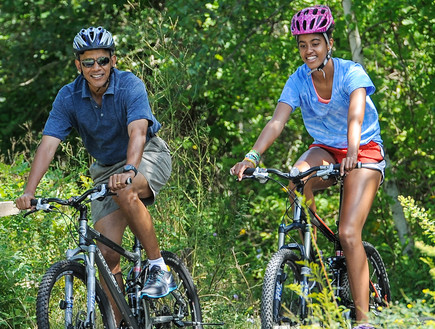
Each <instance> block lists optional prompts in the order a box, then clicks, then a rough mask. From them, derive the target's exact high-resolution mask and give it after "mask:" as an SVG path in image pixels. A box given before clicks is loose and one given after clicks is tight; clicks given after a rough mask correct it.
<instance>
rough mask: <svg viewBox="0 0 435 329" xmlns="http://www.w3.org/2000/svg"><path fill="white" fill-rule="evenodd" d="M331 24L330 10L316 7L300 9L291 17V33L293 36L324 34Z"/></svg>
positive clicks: (324, 7) (332, 21)
mask: <svg viewBox="0 0 435 329" xmlns="http://www.w3.org/2000/svg"><path fill="white" fill-rule="evenodd" d="M333 24H334V18H332V13H331V9H329V7H328V6H323V5H316V6H313V7H308V8H305V9H302V10H301V11H299V12H298V13H297V14H295V15H294V16H293V18H292V23H291V31H292V34H293V35H300V34H310V33H325V32H326V31H328V29H329V28H330V27H331V25H333Z"/></svg>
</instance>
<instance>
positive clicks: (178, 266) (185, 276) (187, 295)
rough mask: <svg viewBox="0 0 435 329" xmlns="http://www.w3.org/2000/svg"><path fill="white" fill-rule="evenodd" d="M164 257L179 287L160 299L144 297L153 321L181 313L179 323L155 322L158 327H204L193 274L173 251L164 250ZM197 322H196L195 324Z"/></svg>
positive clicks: (155, 326) (196, 328) (165, 328)
mask: <svg viewBox="0 0 435 329" xmlns="http://www.w3.org/2000/svg"><path fill="white" fill-rule="evenodd" d="M161 253H162V257H163V259H164V260H165V263H166V265H167V266H168V267H169V268H170V270H171V272H172V275H173V277H174V280H175V282H176V284H177V286H178V288H177V289H176V290H175V291H174V292H172V293H171V294H169V295H168V296H166V297H163V298H158V299H143V300H144V302H145V304H148V305H146V306H145V307H147V308H148V310H149V311H150V314H151V319H150V320H151V321H153V322H155V321H156V319H157V318H158V317H164V316H172V315H177V314H178V315H179V314H181V315H182V316H181V317H180V319H179V321H180V322H179V323H176V321H171V322H163V323H155V324H154V328H156V329H167V328H179V327H180V326H181V327H184V326H186V327H187V326H188V327H189V328H194V329H203V326H202V311H201V305H200V302H199V297H198V293H197V290H196V287H195V284H194V283H193V279H192V276H191V275H190V273H189V271H188V270H187V268H186V266H185V265H184V264H183V262H182V261H181V260H180V259H179V258H178V257H177V256H176V255H175V254H173V253H172V252H169V251H162V252H161ZM175 294H178V296H179V297H181V299H182V300H183V302H184V303H185V306H183V305H180V303H179V302H177V300H176V298H175ZM195 323H196V324H195Z"/></svg>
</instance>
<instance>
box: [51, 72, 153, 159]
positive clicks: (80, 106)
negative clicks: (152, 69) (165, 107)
mask: <svg viewBox="0 0 435 329" xmlns="http://www.w3.org/2000/svg"><path fill="white" fill-rule="evenodd" d="M139 119H147V120H148V131H147V137H151V136H154V135H155V134H156V133H157V131H158V130H159V129H160V127H161V124H160V123H159V122H158V121H157V120H156V118H155V117H154V115H153V114H152V112H151V108H150V105H149V102H148V95H147V92H146V88H145V85H144V83H143V82H142V80H140V79H139V78H138V77H136V76H135V75H134V74H133V73H131V72H126V71H119V70H117V69H113V73H112V74H111V75H110V82H109V87H108V88H107V90H106V92H105V93H104V95H103V101H102V106H101V107H99V106H98V105H97V103H96V102H95V101H94V99H93V98H92V96H91V93H90V90H89V87H88V84H87V82H86V80H85V79H84V78H83V76H82V75H79V76H78V77H77V78H76V79H75V80H74V81H73V82H71V83H70V84H68V85H66V86H64V87H63V88H62V89H61V90H60V91H59V93H58V94H57V96H56V99H55V100H54V102H53V108H52V110H51V111H50V115H49V117H48V120H47V122H46V124H45V128H44V131H43V134H44V135H49V136H53V137H56V138H59V139H60V140H64V139H65V138H66V137H67V136H68V134H69V133H70V131H71V129H72V128H75V129H76V130H77V131H78V133H79V135H80V137H81V138H82V140H83V143H84V145H85V147H86V149H87V150H88V152H89V153H90V154H91V155H92V156H93V157H94V158H95V159H96V160H97V161H98V162H99V163H101V164H106V165H109V164H115V163H117V162H119V161H123V160H125V159H126V158H127V147H128V141H129V136H128V130H127V126H128V125H129V124H130V123H131V122H132V121H135V120H139Z"/></svg>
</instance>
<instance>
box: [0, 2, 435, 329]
mask: <svg viewBox="0 0 435 329" xmlns="http://www.w3.org/2000/svg"><path fill="white" fill-rule="evenodd" d="M314 3H315V2H314V1H300V0H297V1H293V2H289V1H284V0H272V1H267V2H264V1H260V0H249V1H244V2H237V1H228V0H215V1H211V2H202V1H188V2H186V1H180V0H174V1H167V2H166V3H165V2H162V5H158V4H157V2H156V1H128V2H125V1H120V0H110V1H99V0H77V1H52V0H26V1H11V0H4V1H1V2H0V152H1V154H2V155H1V156H0V158H1V160H2V161H1V163H0V169H1V170H0V198H1V199H2V200H13V199H15V198H16V197H17V196H18V195H19V194H20V193H21V191H22V189H23V185H24V179H25V177H26V176H27V175H28V173H29V170H30V163H31V160H32V158H33V153H34V151H35V149H36V146H37V144H38V141H39V139H40V134H41V130H42V127H43V124H44V122H45V120H46V118H47V116H48V112H49V110H50V106H51V103H52V101H53V99H54V97H55V95H56V93H57V91H58V90H59V88H60V87H61V86H62V85H64V84H66V83H69V82H70V81H72V80H73V79H74V78H75V76H76V72H75V68H74V66H73V63H72V61H73V57H72V54H71V43H72V39H73V37H74V35H75V34H76V33H77V31H78V30H79V29H80V28H82V27H87V26H89V25H103V26H105V27H107V28H108V29H109V30H110V31H111V32H112V33H113V34H114V37H115V40H116V44H117V56H118V67H119V68H120V69H128V70H131V71H133V72H134V73H135V74H137V75H138V76H140V77H141V78H142V79H143V80H144V81H145V83H146V86H147V89H148V91H149V96H150V102H151V105H152V108H153V111H154V112H155V114H156V116H157V118H158V119H159V120H160V121H161V122H162V123H163V129H162V131H161V136H162V137H163V138H164V139H165V140H167V141H168V143H169V145H170V148H171V150H172V153H173V174H172V177H171V180H170V182H169V183H168V185H167V187H166V188H165V189H164V190H162V191H161V193H160V195H159V198H158V202H157V204H156V205H155V206H153V207H151V208H150V211H151V212H152V215H153V217H154V218H155V225H156V230H157V232H158V236H159V238H160V241H161V245H162V247H163V248H165V249H171V250H174V251H176V252H177V253H179V254H180V255H182V256H184V257H185V259H186V262H187V263H188V264H189V267H190V270H191V272H192V273H193V275H194V279H195V282H196V283H197V284H198V288H199V292H200V296H201V301H202V303H203V308H204V315H205V319H206V321H210V322H215V321H220V320H222V321H225V322H226V326H225V328H257V327H258V326H259V320H258V314H259V300H260V294H261V283H262V281H261V280H262V277H263V274H264V269H265V267H266V264H267V261H268V259H269V257H270V255H271V254H272V253H273V252H274V250H275V248H276V232H275V227H276V225H277V223H279V221H280V220H281V217H282V215H283V212H284V210H285V207H286V201H285V195H284V194H280V193H279V192H278V191H276V189H275V188H274V186H272V185H265V186H259V184H252V183H250V182H242V183H235V181H234V179H233V178H231V177H229V175H228V170H229V168H230V167H231V166H232V165H233V164H234V163H235V162H236V161H237V160H238V159H241V157H242V156H243V154H244V153H245V152H246V151H247V150H248V149H249V148H250V147H251V146H252V144H253V143H254V142H255V139H256V138H257V136H258V134H259V132H260V131H261V129H262V128H263V126H264V125H265V123H266V122H267V120H268V119H269V118H270V117H271V116H272V114H273V109H274V107H275V104H276V100H277V99H278V97H279V95H280V92H281V89H282V86H283V85H284V83H285V81H286V79H287V77H288V76H289V75H290V74H291V73H292V72H293V71H294V70H295V69H296V68H297V67H298V66H299V65H300V64H302V61H301V60H300V58H299V55H298V52H297V49H296V47H295V42H294V39H293V38H292V37H291V33H290V31H289V22H290V19H291V17H292V15H293V14H294V13H295V11H296V10H297V9H300V8H302V7H304V6H307V5H309V4H314ZM352 3H353V8H354V11H355V14H356V19H357V23H358V28H359V31H360V33H361V34H362V41H363V50H364V57H365V59H366V63H365V65H366V68H367V70H368V72H369V75H370V77H371V78H372V80H373V81H374V83H375V85H376V87H377V92H376V93H375V94H374V95H373V97H372V98H373V100H374V102H375V103H376V105H377V107H378V109H379V115H380V122H381V129H382V137H383V139H384V145H385V147H386V150H387V152H388V155H389V158H390V160H391V161H390V164H389V166H390V167H389V169H388V174H387V180H390V179H392V178H394V179H395V180H396V182H397V183H398V188H399V191H400V193H401V194H405V193H406V195H408V194H410V195H411V197H412V200H415V202H416V203H415V204H418V206H415V204H413V203H412V201H411V200H407V201H404V204H403V206H404V208H405V210H406V211H407V214H409V215H407V219H408V221H409V225H410V229H411V234H412V236H414V237H418V239H417V240H418V241H419V242H418V243H417V244H416V246H417V247H418V249H415V250H413V252H414V256H411V257H410V256H408V255H404V254H403V246H402V245H401V243H400V241H399V239H398V237H397V232H396V231H395V228H394V223H393V221H392V215H393V214H392V212H391V210H390V204H391V202H392V200H391V199H390V198H389V197H388V196H387V194H386V193H385V191H380V192H379V193H378V198H377V200H376V201H375V203H374V205H373V209H372V212H371V213H370V215H369V218H368V221H367V224H366V227H365V230H364V239H366V240H368V241H370V242H371V243H373V244H375V245H376V247H377V248H378V249H379V250H380V252H381V254H382V256H383V258H384V261H385V263H386V265H387V269H388V273H389V276H390V279H391V280H390V281H391V285H392V288H393V298H394V300H395V301H398V302H399V303H398V304H397V305H396V304H394V305H393V306H392V307H391V308H390V309H388V310H387V311H385V312H383V313H382V317H381V320H379V321H380V322H379V326H380V327H382V323H381V321H382V319H385V321H386V323H388V325H389V326H388V328H393V327H394V326H396V327H397V328H404V327H409V328H411V327H412V326H414V327H415V328H417V327H418V324H417V322H415V321H414V320H415V318H414V319H413V318H412V316H411V315H412V314H413V312H414V313H416V314H419V315H421V316H422V317H425V316H433V315H430V313H431V312H430V307H432V309H433V306H434V304H433V293H432V292H433V291H434V290H435V287H434V280H433V279H432V277H431V276H430V275H429V271H432V272H433V268H434V264H433V254H432V252H433V250H432V246H433V243H434V241H433V235H432V236H431V235H428V234H426V233H427V232H430V233H431V234H433V221H431V220H430V218H431V216H433V211H435V208H434V203H433V186H434V165H433V164H434V149H433V147H434V145H435V143H434V141H433V133H432V126H433V121H434V120H433V119H434V118H433V117H434V109H435V103H434V102H435V101H434V99H433V97H432V93H433V83H432V81H433V80H434V77H433V75H434V65H433V58H434V57H433V54H434V49H433V46H434V44H433V41H432V35H433V23H434V21H433V18H432V17H433V14H432V12H431V10H432V7H433V6H432V3H431V2H428V1H425V0H417V1H413V2H412V3H411V2H409V1H405V0H400V1H395V2H388V1H384V0H381V1H368V2H367V1H361V0H354V1H352ZM327 4H328V5H330V6H331V8H332V10H333V12H334V18H335V21H336V29H335V32H334V39H335V43H334V48H335V49H334V56H337V57H343V58H347V59H350V58H351V54H350V51H349V46H348V37H347V32H346V20H345V18H344V16H343V11H342V7H341V2H340V1H336V0H334V1H327ZM23 136H24V137H23ZM310 143H311V140H310V138H309V137H308V135H307V133H306V131H305V130H304V128H303V122H302V118H301V116H300V111H295V113H294V114H292V115H291V118H290V120H289V124H288V125H287V127H286V128H285V130H284V132H283V134H282V135H281V136H280V138H279V139H278V140H277V142H276V143H274V145H273V146H272V147H271V148H270V149H269V150H268V152H267V153H266V154H265V155H263V158H262V163H263V164H265V165H267V166H269V167H277V168H280V169H285V168H288V167H289V166H290V165H291V164H292V163H294V161H295V160H296V159H297V158H298V157H299V156H300V155H301V154H302V152H303V151H304V150H305V149H306V148H307V146H308V145H309V144H310ZM62 145H63V146H62V150H60V152H59V153H58V154H57V155H56V159H55V161H54V163H53V166H52V168H50V172H49V173H48V174H47V175H46V176H45V178H44V180H43V181H42V183H41V185H40V187H39V189H38V194H44V195H62V196H69V195H73V194H77V193H79V192H80V191H82V190H83V189H85V188H86V187H87V186H89V185H90V184H91V183H92V182H91V181H90V180H89V178H88V175H87V167H88V165H89V163H90V162H91V161H92V159H90V158H89V156H88V155H87V154H86V153H85V152H84V151H83V147H82V145H81V143H80V142H79V139H78V138H77V137H76V135H72V136H71V137H70V138H69V140H68V141H67V143H64V144H62ZM316 204H317V206H318V209H319V212H320V214H322V215H324V216H325V217H326V218H325V219H326V220H327V222H328V224H331V226H334V222H335V220H336V216H337V208H338V198H337V190H335V189H330V190H329V191H327V192H323V193H322V194H320V195H318V196H317V199H316ZM423 209H426V210H423ZM413 214H414V215H413ZM424 216H426V217H424ZM424 218H426V219H427V221H422V219H424ZM67 232H68V225H67V224H66V223H65V221H63V220H62V219H61V220H59V219H58V218H57V217H55V216H51V215H50V216H44V215H43V214H38V215H37V216H33V217H28V218H26V219H23V218H21V217H19V216H15V217H7V218H2V219H0V252H1V255H2V256H1V257H0V268H2V269H3V270H2V271H3V273H2V274H1V275H0V293H1V295H2V296H3V298H2V300H1V301H0V326H1V327H3V326H4V327H9V328H14V327H17V328H18V327H34V326H35V324H34V298H35V296H36V289H37V282H38V281H39V278H40V276H41V275H42V274H43V273H44V271H45V270H46V268H47V267H48V264H49V263H51V262H53V261H54V260H57V259H59V258H60V257H62V256H63V251H64V250H65V249H66V248H67V247H68V239H65V236H66V235H67ZM130 238H131V235H129V236H128V238H127V239H126V241H125V242H126V243H129V239H130ZM56 243H57V244H59V246H60V247H58V248H56V247H55V245H56ZM321 243H322V241H319V244H321ZM403 273H406V275H403ZM423 290H424V291H426V293H424V294H423V293H422V291H423ZM325 293H326V292H325ZM431 294H432V295H431ZM430 296H431V297H430ZM319 298H320V297H319ZM407 305H411V307H410V308H409V307H408V306H407ZM318 307H319V312H320V313H321V311H320V310H321V309H324V310H330V311H331V312H333V311H332V307H333V305H332V304H328V303H327V302H326V299H325V301H324V302H323V303H322V306H318ZM334 312H335V311H334ZM320 313H319V314H320ZM331 314H334V313H331ZM319 316H320V315H319ZM334 321H336V322H337V323H340V321H341V319H339V318H335V320H334ZM395 321H397V323H395ZM400 321H402V323H400ZM412 321H414V322H412ZM330 323H333V321H331V322H330ZM332 325H333V324H331V326H332ZM334 325H335V324H334ZM427 325H428V324H427Z"/></svg>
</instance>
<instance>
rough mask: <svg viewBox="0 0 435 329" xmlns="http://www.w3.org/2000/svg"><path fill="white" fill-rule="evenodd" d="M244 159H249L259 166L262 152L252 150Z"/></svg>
mask: <svg viewBox="0 0 435 329" xmlns="http://www.w3.org/2000/svg"><path fill="white" fill-rule="evenodd" d="M244 160H246V161H249V162H251V163H252V164H253V165H254V166H256V167H258V164H259V163H260V153H258V152H257V151H256V150H250V151H249V152H248V153H247V154H246V155H245V159H244Z"/></svg>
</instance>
